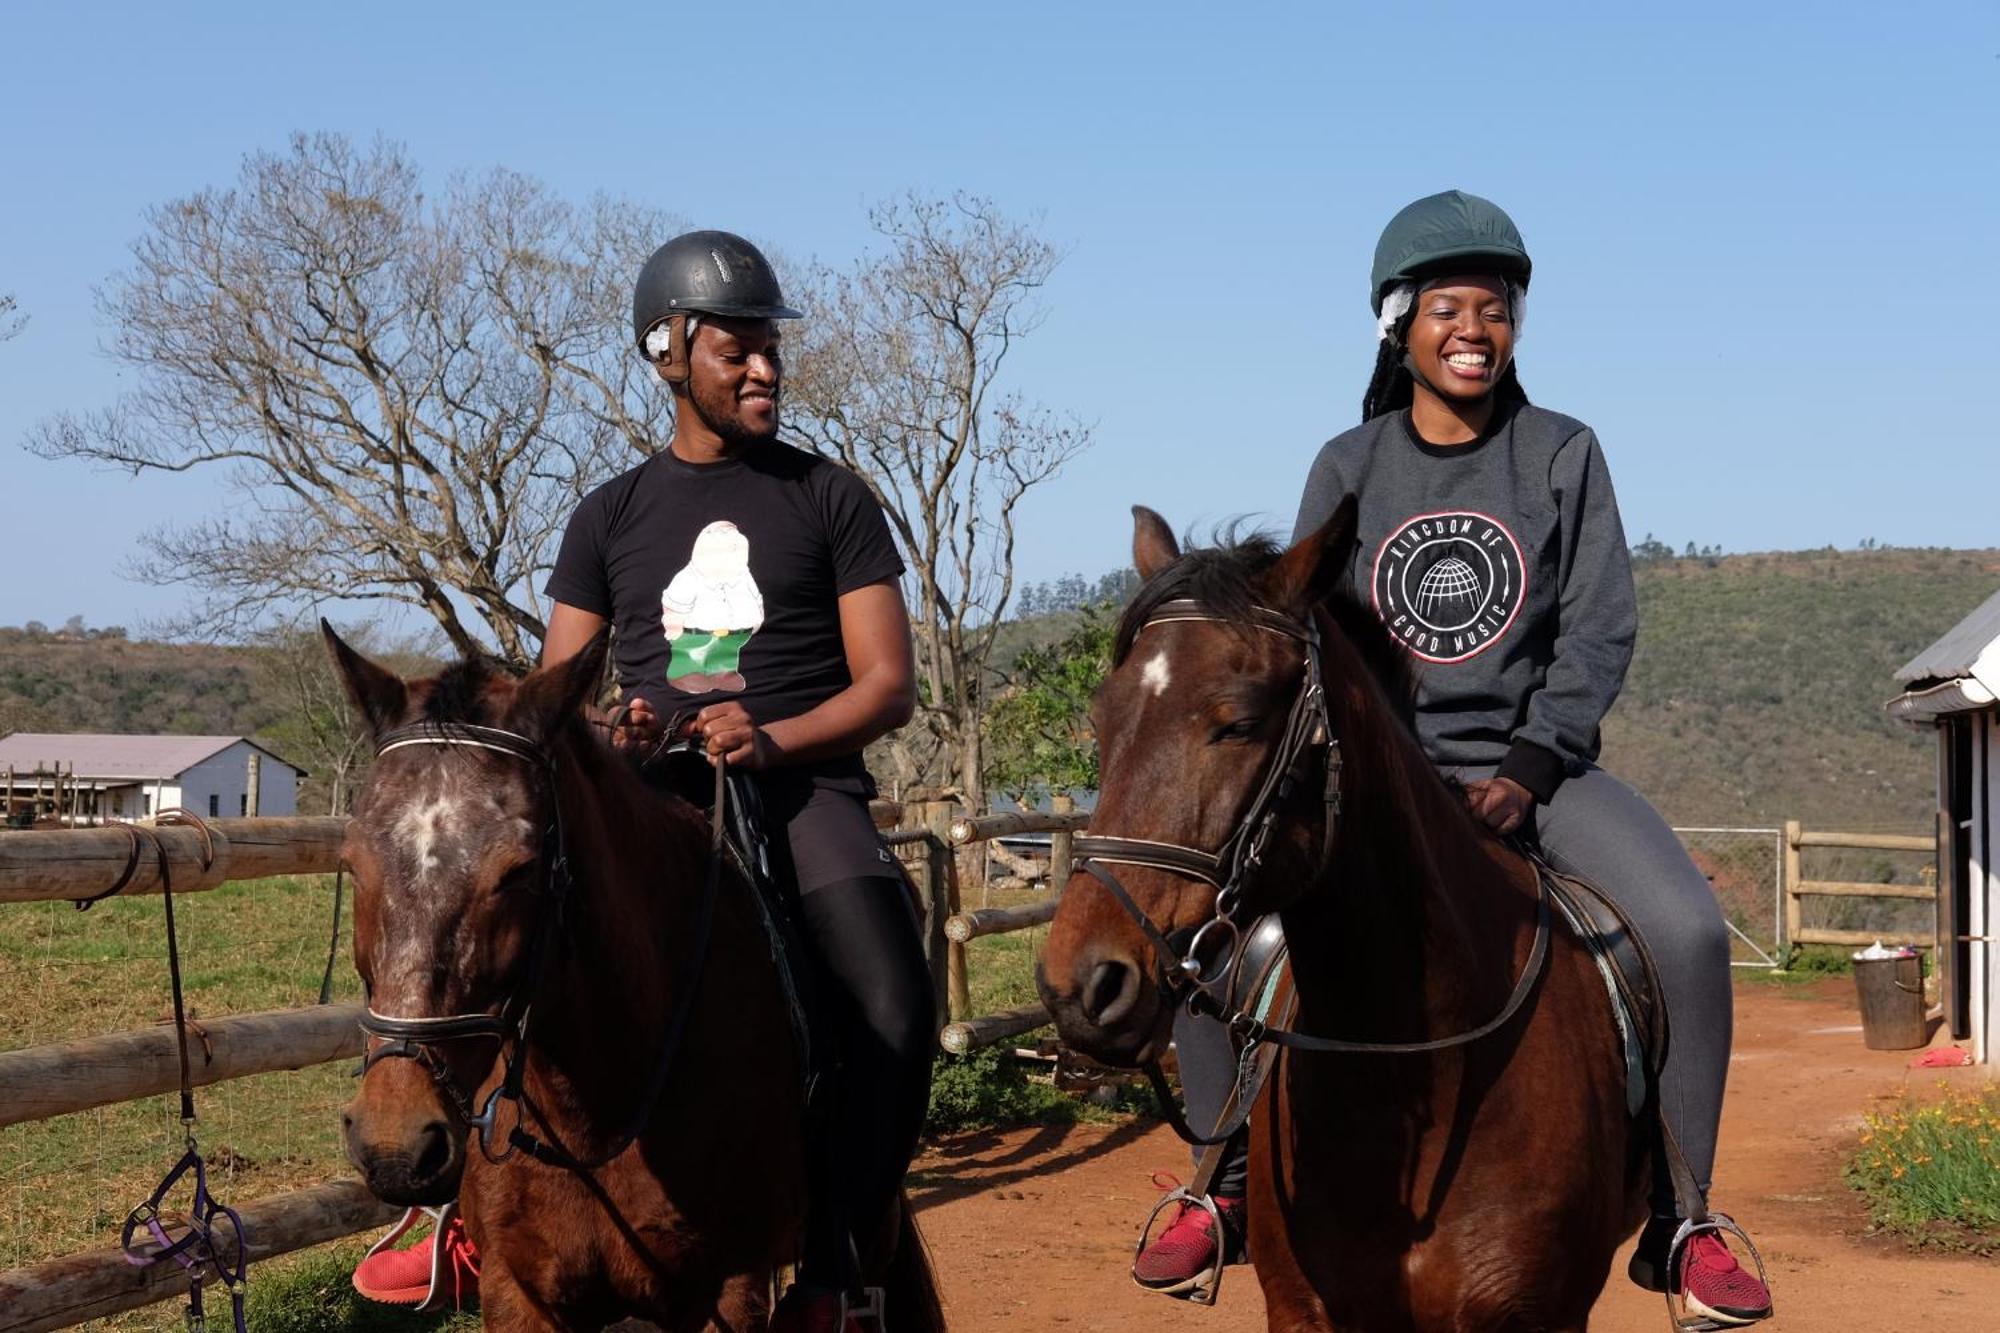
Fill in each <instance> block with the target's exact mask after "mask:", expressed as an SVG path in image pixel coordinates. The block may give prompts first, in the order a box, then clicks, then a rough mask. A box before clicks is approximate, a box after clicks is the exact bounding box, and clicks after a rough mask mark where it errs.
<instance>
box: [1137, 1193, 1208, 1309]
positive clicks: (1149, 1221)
mask: <svg viewBox="0 0 2000 1333" xmlns="http://www.w3.org/2000/svg"><path fill="white" fill-rule="evenodd" d="M1168 1179H1170V1180H1171V1179H1172V1177H1171V1176H1169V1177H1168ZM1173 1203H1187V1204H1193V1205H1194V1206H1195V1207H1197V1208H1199V1209H1201V1210H1202V1211H1203V1212H1205V1213H1207V1214H1208V1220H1209V1222H1210V1224H1211V1225H1212V1226H1213V1227H1214V1228H1215V1232H1214V1234H1215V1264H1214V1266H1213V1267H1211V1268H1210V1269H1209V1270H1208V1272H1207V1273H1205V1274H1196V1275H1195V1277H1194V1279H1193V1280H1192V1282H1191V1283H1190V1285H1189V1286H1188V1287H1187V1289H1186V1290H1184V1291H1162V1290H1161V1289H1160V1288H1158V1287H1149V1286H1147V1285H1146V1284H1145V1283H1143V1282H1141V1281H1139V1278H1138V1275H1137V1273H1136V1272H1135V1273H1134V1275H1133V1278H1132V1282H1133V1285H1134V1286H1136V1287H1138V1288H1139V1290H1141V1291H1147V1292H1151V1293H1152V1294H1153V1295H1155V1296H1165V1297H1168V1298H1169V1299H1172V1300H1176V1301H1186V1302H1188V1304H1190V1305H1214V1304H1215V1301H1216V1298H1217V1297H1218V1296H1220V1295H1221V1294H1222V1270H1223V1268H1224V1267H1226V1266H1227V1260H1228V1258H1229V1233H1228V1232H1227V1231H1225V1230H1223V1227H1222V1210H1221V1209H1219V1208H1217V1207H1216V1206H1215V1200H1214V1199H1212V1198H1210V1197H1209V1196H1208V1195H1206V1194H1190V1193H1188V1188H1187V1186H1185V1185H1180V1186H1176V1187H1175V1189H1174V1190H1173V1192H1172V1193H1170V1194H1168V1195H1166V1196H1165V1197H1164V1198H1162V1199H1161V1200H1160V1201H1159V1202H1158V1203H1156V1204H1154V1205H1153V1211H1152V1212H1150V1213H1147V1214H1146V1224H1145V1225H1144V1226H1142V1227H1140V1228H1139V1245H1138V1248H1136V1249H1134V1250H1133V1251H1132V1263H1133V1266H1134V1268H1135V1269H1136V1268H1137V1266H1138V1263H1139V1256H1140V1255H1142V1254H1144V1253H1145V1252H1146V1241H1147V1239H1148V1238H1149V1237H1150V1236H1151V1235H1152V1234H1153V1223H1155V1222H1157V1221H1159V1219H1160V1214H1161V1213H1164V1212H1165V1211H1166V1210H1167V1205H1168V1204H1173Z"/></svg>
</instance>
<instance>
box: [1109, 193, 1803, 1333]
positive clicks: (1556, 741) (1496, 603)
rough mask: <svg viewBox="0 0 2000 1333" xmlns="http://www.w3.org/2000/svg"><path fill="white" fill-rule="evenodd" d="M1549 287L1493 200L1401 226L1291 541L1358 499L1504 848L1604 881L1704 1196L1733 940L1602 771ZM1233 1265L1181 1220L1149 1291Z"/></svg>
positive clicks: (1209, 1055)
mask: <svg viewBox="0 0 2000 1333" xmlns="http://www.w3.org/2000/svg"><path fill="white" fill-rule="evenodd" d="M1529 273H1530V264H1529V259H1528V252H1527V250H1526V248H1525V247H1524V246H1523V245H1522V242H1521V236H1520V232H1519V231H1518V230H1517V229H1516V228H1515V226H1514V224H1513V222H1512V220H1511V219H1509V218H1508V216H1507V215H1506V214H1505V213H1504V212H1502V211H1501V210H1500V209H1499V208H1498V207H1496V206H1495V205H1493V204H1491V203H1489V202H1488V201H1486V200H1484V199H1480V198H1477V197H1475V196H1472V195H1467V194H1462V193H1460V192H1458V191H1456V190H1452V191H1447V192H1446V193H1444V194H1437V195H1432V196H1430V197H1428V198H1425V199H1419V200H1418V201H1417V202H1415V203H1413V204H1411V205H1410V206H1409V207H1407V208H1405V209H1404V210H1403V211H1402V212H1400V213H1398V214H1397V215H1396V216H1395V218H1394V219H1392V220H1391V221H1390V223H1389V226H1388V228H1387V229H1386V230H1385V231H1384V232H1383V233H1382V239H1381V241H1380V242H1379V243H1378V244H1377V246H1376V249H1375V263H1374V271H1373V291H1372V295H1373V303H1374V308H1375V313H1376V317H1377V329H1378V332H1379V338H1380V351H1379V353H1378V355H1377V357H1376V364H1375V373H1374V376H1373V378H1372V379H1371V380H1370V381H1369V384H1368V390H1367V393H1366V395H1365V396H1364V398H1363V401H1362V424H1361V425H1359V426H1357V427H1356V428H1354V429H1353V430H1350V431H1348V432H1347V433H1345V434H1343V435H1340V436H1338V437H1336V438H1335V439H1333V440H1331V441H1329V442H1328V443H1327V445H1326V446H1325V447H1324V448H1323V449H1321V450H1320V453H1319V457H1318V458H1317V459H1316V460H1315V461H1314V463H1313V466H1312V471H1311V473H1310V474H1309V475H1308V477H1307V479H1306V488H1305V496H1304V499H1303V500H1302V502H1301V503H1300V506H1299V516H1298V522H1297V525H1296V528H1295V531H1294V539H1295V540H1296V539H1297V538H1299V537H1303V536H1305V535H1306V534H1308V533H1311V532H1313V531H1314V530H1316V529H1317V528H1318V527H1319V526H1320V525H1321V524H1322V523H1323V522H1325V520H1326V519H1327V517H1328V516H1329V515H1330V514H1331V513H1332V512H1333V508H1334V506H1335V505H1336V504H1337V503H1338V502H1339V501H1340V499H1341V498H1342V497H1343V496H1346V495H1349V494H1352V495H1354V496H1355V497H1356V498H1357V499H1358V500H1359V502H1360V529H1359V535H1360V544H1359V546H1358V548H1357V550H1356V554H1355V564H1354V571H1353V576H1354V581H1355V582H1354V587H1355V590H1356V591H1357V592H1358V593H1360V594H1361V595H1363V596H1365V597H1367V598H1368V599H1369V601H1370V602H1371V604H1372V605H1373V606H1374V607H1375V608H1376V610H1377V612H1378V613H1379V614H1380V615H1381V617H1382V619H1383V621H1384V623H1385V624H1387V625H1388V626H1389V628H1390V630H1391V632H1392V633H1393V634H1394V635H1395V636H1396V637H1397V638H1398V639H1399V640H1400V641H1401V642H1402V643H1403V644H1404V646H1405V647H1406V648H1407V649H1408V650H1409V651H1410V652H1411V654H1413V655H1414V656H1415V657H1416V658H1417V659H1418V662H1419V664H1420V671H1419V682H1420V683H1419V686H1418V692H1417V698H1416V723H1417V732H1418V736H1419V739H1420V740H1421V741H1422V743H1423V746H1424V750H1425V752H1426V753H1427V754H1428V755H1429V756H1430V757H1431V759H1432V761H1433V762H1435V763H1436V764H1438V765H1439V767H1440V768H1442V769H1443V770H1444V771H1445V772H1446V773H1447V774H1449V775H1451V776H1453V777H1455V778H1457V779H1458V780H1459V781H1460V782H1461V783H1462V784H1463V785H1464V788H1465V794H1466V799H1467V801H1468V802H1469V803H1470V804H1471V807H1472V809H1473V812H1474V813H1475V814H1476V815H1477V816H1478V817H1479V818H1481V819H1482V820H1484V821H1485V822H1486V823H1487V824H1488V825H1490V826H1491V827H1492V828H1493V829H1494V830H1495V831H1496V832H1499V833H1503V834H1506V833H1514V832H1517V831H1521V832H1524V833H1532V834H1534V835H1535V836H1536V837H1537V838H1538V839H1539V841H1540V844H1541V848H1542V851H1543V853H1544V854H1545V855H1546V856H1547V857H1548V859H1549V861H1550V862H1551V864H1553V865H1554V866H1555V867H1556V868H1557V869H1558V870H1561V871H1564V872H1566V873H1569V874H1574V875H1577V876H1580V877H1582V878H1584V879H1587V880H1590V881H1591V882H1593V883H1595V884H1598V885H1601V886H1602V887H1603V888H1604V889H1605V890H1606V891H1607V892H1609V893H1610V894H1612V895H1613V896H1614V897H1615V898H1616V899H1617V901H1618V902H1619V904H1620V905H1621V906H1622V907H1623V908H1624V909H1625V911H1626V913H1627V914H1628V915H1629V916H1630V917H1631V918H1632V920H1633V921H1634V923H1635V924H1636V925H1637V926H1638V928H1639V931H1640V934H1641V935H1642V936H1643V937H1644V939H1645V941H1646V943H1647V944H1648V945H1649V946H1650V948H1651V950H1652V953H1653V955H1654V958H1655V960H1656V961H1657V963H1658V966H1659V970H1660V973H1661V981H1662V987H1663V989H1664V991H1665V995H1666V1003H1667V1009H1668V1018H1669V1023H1670V1026H1671V1029H1672V1031H1673V1034H1674V1040H1673V1042H1672V1043H1671V1048H1670V1050H1669V1052H1668V1057H1667V1064H1666V1069H1665V1071H1664V1074H1663V1077H1662V1080H1661V1104H1662V1108H1663V1111H1664V1114H1665V1118H1666V1121H1667V1125H1668V1127H1669V1128H1670V1129H1671V1130H1672V1131H1673V1133H1674V1135H1675V1137H1676V1139H1677V1140H1678V1141H1679V1143H1680V1145H1681V1147H1682V1149H1683V1151H1684V1152H1685V1154H1686V1157H1687V1160H1688V1163H1689V1165H1690V1166H1691V1167H1692V1169H1693V1171H1694V1174H1695V1177H1696V1180H1697V1181H1698V1183H1699V1184H1700V1186H1701V1188H1702V1189H1703V1190H1704V1191H1706V1190H1707V1188H1708V1185H1709V1180H1710V1173H1711V1170H1712V1168H1713V1165H1714V1160H1715V1139H1716V1129H1717V1125H1718V1122H1719V1120H1720V1118H1721V1113H1722V1091H1723V1082H1724V1078H1725V1076H1726V1075H1727V1073H1728V1067H1729V1041H1730V1022H1731V997H1730V977H1729V940H1728V934H1727V931H1726V928H1725V926H1724V924H1723V920H1722V914H1721V911H1720V909H1719V908H1718V907H1717V905H1716V902H1715V896H1714V894H1713V893H1712V892H1711V891H1710V889H1709V886H1708V882H1707V880H1706V879H1705V878H1704V877H1703V875H1702V873H1701V872H1700V871H1699V870H1698V869H1696V868H1695V866H1694V863H1693V862H1692V861H1690V860H1689V859H1688V856H1687V853H1686V851H1685V850H1684V849H1683V848H1682V847H1681V844H1680V840H1679V839H1678V838H1676V837H1675V836H1674V834H1673V832H1672V830H1671V829H1669V828H1668V827H1667V825H1666V822H1665V821H1664V820H1662V819H1661V818H1660V816H1659V815H1658V814H1657V813H1656V812H1655V811H1654V810H1653V808H1652V807H1651V806H1650V805H1648V804H1647V803H1646V802H1645V800H1644V799H1642V798H1641V797H1640V796H1638V795H1637V794H1636V793H1635V792H1633V791H1632V790H1631V788H1629V787H1627V786H1625V785H1624V784H1623V783H1621V782H1619V781H1618V780H1617V779H1616V778H1614V777H1612V776H1611V775H1610V774H1608V773H1606V772H1604V771H1603V770H1602V769H1600V768H1598V767H1597V765H1596V763H1595V762H1594V761H1595V759H1596V757H1597V752H1598V724H1599V723H1600V722H1601V721H1602V720H1603V717H1604V714H1605V713H1606V711H1608V710H1609V709H1610V707H1611V704H1612V701H1613V700H1615V699H1616V698H1617V697H1618V689H1619V686H1620V685H1621V684H1622V683H1623V681H1624V678H1625V669H1626V667H1627V665H1628V664H1629V662H1630V660H1631V655H1632V642H1633V637H1634V632H1635V630H1636V627H1637V615H1636V609H1635V606H1634V601H1633V594H1632V572H1631V567H1630V564H1629V561H1628V558H1627V553H1626V547H1625V533H1624V529H1623V527H1622V525H1621V524H1620V522H1619V518H1618V507H1617V502H1616V500H1615V499H1614V498H1613V496H1612V491H1611V478H1610V475H1609V474H1608V472H1607V471H1606V469H1605V465H1604V457H1603V454H1602V453H1601V452H1600V450H1599V448H1598V444H1597V439H1596V437H1595V436H1594V435H1593V434H1592V433H1591V431H1590V429H1589V428H1588V427H1587V426H1585V425H1583V423H1581V422H1579V421H1576V420H1573V419H1572V418H1569V417H1565V416H1561V415H1559V414H1557V413H1554V412H1549V411H1546V410H1544V409H1542V408H1538V407H1533V406H1531V405H1529V403H1528V399H1527V396H1526V394H1525V393H1523V392H1522V389H1521V384H1520V380H1519V378H1518V377H1517V376H1516V374H1515V370H1514V344H1515V340H1516V338H1517V336H1518V334H1519V331H1520V324H1521V315H1522V309H1523V303H1524V299H1525V296H1526V293H1527V288H1528V278H1529ZM1175 1035H1176V1040H1177V1042H1178V1043H1179V1045H1180V1050H1181V1068H1182V1072H1183V1078H1184V1080H1185V1082H1186V1084H1187V1094H1188V1100H1189V1106H1190V1110H1191V1112H1193V1113H1194V1116H1195V1117H1196V1123H1200V1119H1199V1117H1201V1116H1204V1115H1208V1116H1213V1115H1214V1114H1215V1113H1216V1112H1217V1111H1218V1110H1219V1109H1220V1106H1221V1103H1222V1100H1223V1098H1224V1097H1225V1096H1226V1094H1227V1091H1228V1089H1229V1086H1230V1080H1231V1078H1232V1076H1233V1072H1234V1067H1235V1059H1234V1056H1233V1054H1232V1053H1231V1051H1230V1049H1229V1045H1228V1038H1227V1036H1226V1034H1224V1033H1223V1031H1222V1029H1221V1028H1220V1027H1219V1026H1218V1025H1217V1024H1215V1023H1214V1022H1212V1021H1208V1020H1199V1019H1184V1020H1183V1021H1182V1023H1181V1024H1180V1026H1179V1028H1177V1030H1176V1034H1175ZM1235 1156H1236V1159H1237V1160H1235V1161H1232V1162H1231V1163H1229V1164H1228V1165H1227V1166H1226V1167H1225V1168H1224V1169H1223V1170H1222V1171H1221V1172H1220V1173H1219V1174H1218V1176H1217V1178H1216V1179H1217V1184H1216V1186H1215V1188H1214V1198H1215V1202H1216V1203H1217V1205H1218V1208H1219V1211H1220V1213H1221V1216H1222V1217H1223V1219H1224V1227H1225V1231H1230V1230H1235V1231H1237V1232H1238V1233H1239V1234H1240V1219H1241V1217H1242V1213H1241V1209H1242V1206H1243V1205H1242V1196H1243V1179H1244V1172H1243V1166H1242V1162H1241V1156H1242V1150H1241V1147H1240V1145H1237V1146H1236V1148H1235ZM1656 1175H1657V1176H1658V1177H1659V1180H1658V1184H1657V1186H1656V1188H1655V1190H1654V1197H1653V1206H1654V1217H1653V1219H1652V1221H1651V1222H1649V1223H1648V1224H1647V1226H1646V1228H1645V1231H1644V1232H1643V1233H1642V1235H1641V1239H1640V1244H1639V1247H1638V1251H1637V1253H1636V1254H1635V1256H1634V1258H1633V1260H1632V1263H1631V1266H1630V1270H1629V1271H1630V1273H1631V1276H1632V1279H1633V1280H1634V1281H1635V1282H1638V1283H1639V1284H1640V1285H1641V1286H1645V1287H1648V1288H1651V1289H1653V1290H1665V1288H1666V1283H1667V1282H1668V1280H1669V1275H1668V1274H1666V1273H1665V1271H1664V1270H1665V1268H1666V1259H1667V1248H1668V1245H1669V1243H1670V1241H1671V1239H1672V1237H1673V1234H1674V1231H1675V1229H1676V1228H1677V1226H1678V1224H1679V1223H1678V1218H1677V1217H1676V1208H1675V1204H1674V1197H1673V1191H1672V1189H1671V1187H1670V1185H1669V1183H1668V1181H1667V1178H1666V1172H1665V1171H1664V1170H1661V1171H1658V1172H1656ZM1234 1241H1235V1238H1234V1237H1233V1236H1227V1235H1226V1236H1224V1237H1223V1238H1222V1245H1223V1246H1226V1247H1233V1245H1234ZM1218 1248H1219V1247H1218V1243H1217V1238H1216V1237H1215V1236H1214V1235H1213V1234H1212V1223H1211V1222H1210V1221H1209V1218H1208V1215H1207V1213H1206V1212H1205V1211H1204V1210H1202V1209H1200V1208H1194V1207H1187V1206H1184V1207H1183V1209H1182V1211H1181V1213H1180V1215H1179V1216H1178V1217H1177V1218H1176V1219H1175V1221H1174V1223H1173V1224H1172V1225H1170V1226H1169V1227H1168V1229H1167V1230H1166V1231H1165V1232H1163V1233H1162V1234H1161V1236H1160V1237H1159V1239H1158V1240H1156V1241H1155V1242H1154V1243H1153V1244H1152V1245H1150V1246H1149V1247H1147V1249H1146V1251H1145V1252H1144V1253H1142V1254H1141V1255H1140V1257H1139V1260H1138V1263H1137V1264H1136V1265H1135V1268H1134V1276H1135V1277H1136V1278H1137V1279H1138V1280H1139V1282H1140V1283H1141V1285H1144V1286H1147V1287H1150V1288H1153V1289H1155V1290H1162V1291H1169V1292H1173V1293H1176V1294H1179V1293H1182V1292H1186V1291H1189V1290H1192V1289H1193V1287H1194V1286H1195V1285H1197V1283H1196V1281H1195V1280H1194V1279H1197V1278H1198V1277H1199V1276H1200V1275H1202V1274H1204V1273H1205V1272H1206V1271H1207V1270H1208V1269H1209V1268H1211V1267H1212V1266H1213V1264H1214V1263H1215V1261H1216V1259H1217V1257H1218V1253H1217V1251H1218ZM1680 1268H1681V1272H1680V1273H1678V1274H1675V1275H1672V1276H1673V1280H1675V1281H1677V1282H1678V1284H1679V1290H1680V1293H1681V1295H1682V1297H1683V1299H1684V1300H1685V1301H1686V1303H1687V1305H1688V1308H1689V1309H1690V1310H1691V1311H1692V1312H1695V1313H1699V1314H1703V1315H1705V1316H1708V1317H1709V1318H1711V1319H1713V1320H1715V1321H1716V1322H1718V1323H1724V1324H1747V1323H1751V1322H1754V1321H1755V1320H1758V1319H1762V1318H1764V1317H1766V1316H1767V1315H1769V1314H1770V1312H1771V1301H1770V1294H1769V1292H1768V1291H1766V1290H1765V1288H1764V1285H1763V1283H1762V1282H1760V1281H1759V1280H1758V1279H1757V1278H1756V1277H1755V1276H1754V1275H1753V1274H1751V1273H1749V1272H1748V1271H1747V1270H1744V1269H1743V1268H1741V1267H1740V1266H1739V1265H1738V1264H1737V1263H1736V1261H1735V1259H1734V1258H1733V1257H1732V1256H1731V1254H1730V1252H1729V1249H1728V1247H1727V1246H1726V1245H1725V1244H1724V1243H1723V1242H1722V1241H1721V1239H1719V1238H1718V1237H1717V1236H1715V1235H1713V1234H1709V1233H1703V1234H1700V1235H1697V1236H1695V1237H1694V1238H1693V1239H1691V1240H1690V1241H1689V1243H1688V1245H1687V1247H1686V1250H1685V1257H1684V1258H1683V1259H1682V1261H1681V1264H1680Z"/></svg>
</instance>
